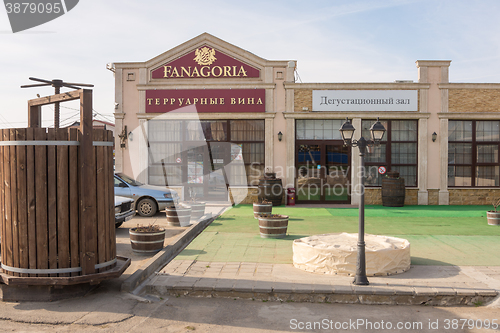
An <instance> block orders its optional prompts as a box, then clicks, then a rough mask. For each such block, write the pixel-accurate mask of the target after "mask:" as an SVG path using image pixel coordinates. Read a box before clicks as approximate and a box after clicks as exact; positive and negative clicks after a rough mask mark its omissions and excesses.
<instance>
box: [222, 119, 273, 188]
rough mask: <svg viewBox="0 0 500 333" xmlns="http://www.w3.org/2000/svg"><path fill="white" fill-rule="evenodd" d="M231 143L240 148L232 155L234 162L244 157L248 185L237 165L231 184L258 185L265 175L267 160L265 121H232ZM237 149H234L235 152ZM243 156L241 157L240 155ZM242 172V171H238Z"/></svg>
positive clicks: (233, 169) (232, 174)
mask: <svg viewBox="0 0 500 333" xmlns="http://www.w3.org/2000/svg"><path fill="white" fill-rule="evenodd" d="M230 128H231V133H230V134H231V142H233V143H235V144H236V145H237V146H239V147H240V149H239V152H237V151H235V153H232V157H231V159H232V160H235V159H239V158H240V157H239V156H242V158H243V159H242V160H243V163H244V167H245V171H246V175H247V179H246V183H245V181H244V180H243V179H242V176H241V168H240V167H238V165H236V166H235V167H233V168H232V172H231V176H230V177H231V178H230V179H231V181H230V182H231V184H235V185H246V184H248V185H255V186H256V185H258V184H259V178H261V176H262V175H263V174H264V165H265V164H264V162H265V161H264V159H265V151H264V147H265V143H264V140H265V124H264V121H263V120H231V121H230ZM236 148H237V147H234V149H233V150H238V149H236ZM239 154H241V155H239ZM238 170H240V171H238Z"/></svg>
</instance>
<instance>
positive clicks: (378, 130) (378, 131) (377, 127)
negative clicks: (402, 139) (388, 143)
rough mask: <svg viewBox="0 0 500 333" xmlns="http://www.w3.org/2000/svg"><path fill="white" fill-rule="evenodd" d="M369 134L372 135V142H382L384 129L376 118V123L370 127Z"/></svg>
mask: <svg viewBox="0 0 500 333" xmlns="http://www.w3.org/2000/svg"><path fill="white" fill-rule="evenodd" d="M370 133H371V135H372V140H373V141H374V142H375V143H380V141H382V138H383V137H384V133H385V127H384V125H382V123H381V122H380V121H379V119H378V118H377V121H376V122H375V123H373V125H372V127H370Z"/></svg>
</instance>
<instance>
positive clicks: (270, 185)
mask: <svg viewBox="0 0 500 333" xmlns="http://www.w3.org/2000/svg"><path fill="white" fill-rule="evenodd" d="M258 198H259V201H263V200H268V201H271V202H272V204H273V206H281V204H282V200H283V183H282V181H281V179H279V178H276V174H275V173H265V174H264V177H263V178H261V179H259V193H258Z"/></svg>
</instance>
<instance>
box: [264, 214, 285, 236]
mask: <svg viewBox="0 0 500 333" xmlns="http://www.w3.org/2000/svg"><path fill="white" fill-rule="evenodd" d="M287 228H288V216H287V215H272V214H269V215H267V216H266V215H262V216H259V230H260V237H262V238H284V237H285V236H286V230H287Z"/></svg>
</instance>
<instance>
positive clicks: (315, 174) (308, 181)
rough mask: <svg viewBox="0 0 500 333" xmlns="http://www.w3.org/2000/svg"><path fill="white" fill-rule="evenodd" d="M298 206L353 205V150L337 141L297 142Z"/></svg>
mask: <svg viewBox="0 0 500 333" xmlns="http://www.w3.org/2000/svg"><path fill="white" fill-rule="evenodd" d="M296 148H297V150H296V156H297V157H296V159H297V160H296V168H297V178H296V183H297V184H296V196H297V202H298V203H350V200H351V199H350V195H349V193H350V179H351V176H350V148H349V147H344V146H343V143H341V142H335V141H309V142H297V146H296Z"/></svg>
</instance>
